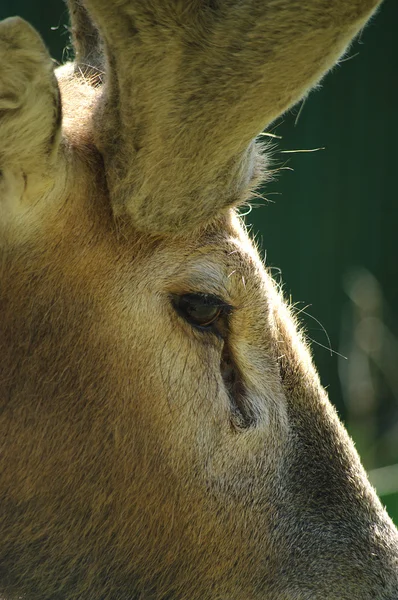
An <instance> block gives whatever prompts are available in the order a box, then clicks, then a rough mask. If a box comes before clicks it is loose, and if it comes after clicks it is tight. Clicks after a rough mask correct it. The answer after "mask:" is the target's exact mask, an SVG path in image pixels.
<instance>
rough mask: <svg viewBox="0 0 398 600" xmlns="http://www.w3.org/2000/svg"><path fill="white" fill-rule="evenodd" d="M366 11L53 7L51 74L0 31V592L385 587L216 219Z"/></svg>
mask: <svg viewBox="0 0 398 600" xmlns="http://www.w3.org/2000/svg"><path fill="white" fill-rule="evenodd" d="M326 4H327V6H326ZM377 4H378V2H377V0H352V1H351V2H346V1H345V0H334V1H333V2H329V3H323V2H319V0H307V1H306V2H297V1H296V0H273V1H271V0H263V1H262V2H258V1H254V0H243V1H241V2H233V1H231V0H217V1H213V2H210V0H209V1H205V0H200V1H199V0H190V1H187V2H180V1H178V0H148V1H147V2H138V1H137V0H125V1H122V0H114V1H113V2H106V1H105V0H85V1H84V2H82V3H79V2H77V1H76V0H70V6H69V8H70V12H71V18H72V29H73V36H74V44H75V50H76V61H75V63H74V64H70V65H66V66H64V67H61V68H60V69H58V70H57V71H56V76H54V72H53V64H52V61H51V60H50V58H49V56H48V54H47V51H46V49H45V48H44V46H43V44H42V42H41V40H40V38H39V37H38V35H37V34H36V33H35V31H34V30H33V29H32V28H31V27H30V26H29V25H28V24H26V23H25V22H24V21H22V20H20V19H17V18H15V19H8V20H6V21H3V22H2V23H1V24H0V59H1V60H0V169H1V178H0V248H1V263H0V264H1V269H0V310H1V321H0V402H1V411H0V434H1V437H0V439H1V443H0V444H1V458H0V594H1V596H2V598H4V600H9V599H10V600H14V599H16V598H23V599H25V598H26V599H27V600H39V599H40V600H71V599H76V600H77V599H79V600H138V599H141V600H199V599H200V600H308V599H311V600H370V599H377V600H394V599H396V598H397V597H398V574H397V569H398V535H397V532H396V530H395V528H394V526H393V525H392V523H391V521H390V520H389V518H388V516H387V515H386V513H385V511H384V509H383V508H382V506H381V504H380V502H379V500H378V499H377V497H376V495H375V493H374V491H373V489H372V488H371V486H370V484H369V483H368V481H367V478H366V475H365V473H364V471H363V469H362V466H361V464H360V462H359V458H358V456H357V454H356V452H355V449H354V448H353V444H352V442H351V441H350V439H349V437H348V436H347V434H346V432H345V430H344V428H343V427H342V425H341V424H340V422H339V421H338V418H337V416H336V414H335V412H334V409H333V408H332V407H331V405H330V404H329V401H328V399H327V397H326V394H325V392H324V390H323V389H322V387H321V385H320V383H319V380H318V377H317V374H316V372H315V370H314V367H313V366H312V363H311V359H310V357H309V353H308V351H307V349H306V347H305V345H304V343H303V341H302V339H301V337H300V334H299V332H298V331H297V329H296V326H295V323H294V321H293V319H292V318H291V316H290V314H289V309H288V308H287V307H286V305H285V304H284V302H283V300H282V298H281V296H280V294H279V292H278V290H277V288H276V286H275V285H274V283H273V282H272V280H271V278H270V276H269V274H268V272H267V271H266V269H265V267H264V266H263V265H262V263H261V261H260V260H259V258H258V256H257V254H256V251H255V249H254V247H253V245H252V244H251V242H250V240H249V238H248V235H247V233H246V232H245V230H244V227H243V226H242V224H241V223H240V221H239V218H238V217H237V215H236V212H235V207H236V206H238V205H239V204H240V203H242V202H244V201H245V200H247V198H248V197H249V195H250V190H251V189H253V187H254V186H255V185H256V184H257V183H258V182H259V181H260V180H261V177H262V175H263V174H264V173H266V159H265V158H264V157H263V156H262V155H261V152H260V151H259V149H258V147H257V145H256V143H255V142H254V139H255V137H256V135H257V134H258V133H259V132H260V131H261V130H262V129H263V128H264V126H266V125H267V124H268V123H270V122H271V121H273V120H274V119H275V118H276V117H277V116H278V115H280V114H281V113H282V112H283V111H284V110H286V109H287V108H288V107H289V106H291V105H292V104H293V103H294V102H296V101H297V100H298V99H299V98H301V97H302V96H303V95H304V94H305V93H306V92H307V91H308V89H309V88H310V87H311V86H312V85H313V84H314V83H316V82H317V81H318V80H319V78H320V77H321V76H322V74H323V73H324V72H325V71H326V70H327V69H328V68H329V67H330V66H331V65H332V64H334V62H335V61H336V60H337V59H338V58H339V56H340V55H341V54H342V53H343V52H344V50H345V48H346V46H347V44H348V43H349V42H350V40H351V39H352V37H353V36H354V35H355V34H356V33H357V31H358V30H359V29H360V28H361V27H362V26H363V25H364V24H365V22H366V20H367V18H368V17H369V16H370V14H371V13H372V11H373V10H374V9H375V8H376V6H377ZM309 184H310V182H309Z"/></svg>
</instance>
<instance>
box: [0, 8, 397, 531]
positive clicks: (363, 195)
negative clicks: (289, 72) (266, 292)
mask: <svg viewBox="0 0 398 600" xmlns="http://www.w3.org/2000/svg"><path fill="white" fill-rule="evenodd" d="M15 14H19V15H21V16H23V17H24V18H25V19H27V20H28V21H29V22H30V23H32V24H33V25H34V26H35V27H36V28H37V29H38V30H39V31H40V32H41V34H42V36H43V38H44V39H45V41H46V43H47V45H48V46H49V48H50V50H51V53H52V55H53V56H54V58H56V59H57V60H58V61H62V59H63V56H65V53H64V48H65V47H66V46H67V45H68V43H69V34H68V31H67V27H66V23H67V12H66V9H65V5H64V3H63V2H62V0H52V1H51V2H49V1H48V0H35V1H34V2H32V0H17V1H16V0H12V1H11V0H1V6H0V18H5V17H7V16H11V15H15ZM397 27H398V2H397V0H385V2H384V4H383V6H382V8H381V10H380V12H379V14H378V15H377V16H376V17H375V18H374V19H373V21H372V22H371V23H370V25H369V26H368V27H367V28H366V29H365V31H364V32H363V33H362V34H361V36H360V37H359V38H358V40H357V41H356V42H355V43H354V44H353V46H352V47H351V49H350V51H349V52H348V54H347V56H346V57H345V58H344V59H343V60H342V61H341V63H340V64H339V65H338V66H336V67H335V68H334V70H333V72H332V73H331V74H329V75H328V76H327V77H326V79H325V80H324V81H323V82H322V86H321V88H320V89H318V90H317V91H316V92H313V93H312V94H311V95H310V96H309V98H308V99H307V100H306V101H305V102H304V103H302V104H300V105H298V106H297V107H295V108H294V109H293V110H292V111H291V112H290V113H288V114H287V115H285V116H284V117H283V118H281V119H279V120H278V121H277V122H276V123H274V124H273V125H272V126H271V127H270V128H269V129H268V130H267V131H268V133H270V134H272V135H273V136H278V137H268V136H265V137H264V140H269V141H270V142H271V143H272V145H273V150H272V156H273V168H274V169H276V177H275V180H274V181H273V182H272V183H271V184H268V185H267V186H266V188H265V189H264V190H261V193H262V196H263V199H261V198H259V199H258V200H256V201H255V202H254V203H253V204H255V205H256V208H253V210H252V212H251V213H250V214H248V215H247V216H246V220H247V222H248V224H250V225H251V227H252V231H253V233H254V234H255V235H256V237H257V240H258V243H259V246H260V248H261V252H262V253H263V254H265V253H266V261H267V264H268V265H269V266H270V267H271V268H272V269H273V273H274V276H275V277H276V279H277V280H278V281H282V280H283V288H284V291H285V295H286V297H287V298H288V299H289V298H291V301H292V303H293V304H294V306H295V308H294V310H295V311H296V312H297V314H298V318H299V319H300V321H301V322H302V323H303V325H304V327H305V330H306V332H307V336H308V339H309V341H310V342H311V345H312V348H313V353H314V358H315V362H316V364H317V366H318V368H319V371H320V374H321V379H322V382H323V384H324V385H325V386H326V387H327V388H328V391H329V394H330V397H331V400H332V401H333V402H334V404H335V405H336V407H337V409H338V411H339V413H340V415H341V417H342V418H343V419H344V421H345V423H346V425H347V427H348V429H349V431H350V433H351V435H352V436H353V438H354V440H355V442H356V445H357V448H358V450H359V452H360V454H361V456H362V459H363V462H364V465H365V467H366V469H367V470H368V471H369V474H370V478H371V480H372V482H373V483H374V485H375V486H376V488H377V490H378V492H379V495H381V497H382V500H383V502H384V503H385V505H386V506H387V508H388V510H389V512H390V514H391V515H392V517H393V518H394V520H395V522H396V523H397V524H398V308H397V307H398V277H397V275H398V243H397V226H398V193H397V185H398V184H397V180H398V177H397V176H398V164H397V159H398V148H397V143H398V141H397V140H398V120H397V114H396V109H397V108H398V43H397V38H396V31H397ZM317 148H323V149H321V150H318V151H315V152H297V153H294V152H290V151H292V150H301V151H302V150H313V149H317Z"/></svg>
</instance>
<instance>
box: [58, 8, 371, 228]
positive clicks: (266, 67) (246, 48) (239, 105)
mask: <svg viewBox="0 0 398 600" xmlns="http://www.w3.org/2000/svg"><path fill="white" fill-rule="evenodd" d="M70 3H71V4H72V3H77V4H78V5H79V6H80V7H81V6H82V3H83V4H84V6H85V7H86V8H87V9H88V11H89V13H90V16H91V19H92V21H93V22H95V23H96V25H97V27H98V29H99V31H100V32H101V37H102V39H103V41H104V44H103V46H104V49H105V54H106V59H107V67H106V79H105V86H104V90H103V95H102V99H101V101H100V102H99V104H98V106H97V111H96V115H95V116H94V122H95V127H94V135H95V136H96V145H97V146H98V148H99V150H100V151H101V153H102V155H103V158H104V163H105V170H106V176H107V181H108V189H109V193H110V198H111V202H112V205H113V210H114V212H115V214H116V215H128V216H129V217H130V218H131V219H132V221H133V223H134V225H135V227H137V228H138V229H141V230H144V231H145V230H146V231H151V232H156V233H179V232H181V231H184V232H185V233H188V232H189V231H192V230H194V229H195V228H197V227H198V226H200V225H204V224H206V223H208V222H209V221H211V220H212V219H214V218H215V217H216V216H218V215H219V214H220V212H222V211H224V210H226V209H228V208H229V207H231V206H234V205H236V204H239V203H240V202H242V201H244V200H246V199H247V197H248V195H249V192H250V189H251V188H252V187H253V186H254V185H256V183H257V182H258V180H259V176H261V171H262V169H263V161H262V159H261V153H260V152H258V150H257V147H256V144H255V142H254V138H255V137H256V136H257V135H258V133H259V132H260V131H261V130H262V129H263V128H264V127H265V126H266V125H268V124H269V123H270V122H271V121H273V120H274V119H275V118H276V117H278V116H279V115H280V114H282V113H283V112H284V111H285V110H286V109H288V108H289V107H290V106H292V105H293V104H294V103H295V102H297V101H298V100H299V99H300V98H301V97H303V95H305V94H306V93H307V92H308V90H309V89H310V88H311V87H312V86H313V85H314V84H315V83H317V81H319V79H320V77H321V76H322V75H323V74H324V73H325V72H326V71H327V70H328V69H329V68H330V67H331V66H332V65H333V64H334V63H335V62H336V60H338V58H339V57H340V56H341V54H342V53H343V52H344V51H345V49H346V47H347V45H348V44H349V42H350V41H351V39H352V38H353V37H354V36H355V34H356V33H357V32H358V31H359V30H360V28H361V27H362V26H363V25H364V24H365V22H366V20H367V18H368V17H369V16H370V14H371V12H372V11H373V10H374V9H375V7H376V6H377V5H378V4H379V0H349V1H347V0H333V2H321V1H320V0H306V2H299V1H298V0H295V1H293V0H289V1H288V0H262V1H261V2H259V1H258V0H242V1H240V2H230V1H228V0H219V1H218V2H214V3H211V4H212V7H211V8H210V3H208V2H196V1H195V2H186V3H185V2H176V1H174V0H148V1H146V2H142V1H139V0H127V1H126V0H113V1H112V2H109V0H70ZM75 34H76V32H75Z"/></svg>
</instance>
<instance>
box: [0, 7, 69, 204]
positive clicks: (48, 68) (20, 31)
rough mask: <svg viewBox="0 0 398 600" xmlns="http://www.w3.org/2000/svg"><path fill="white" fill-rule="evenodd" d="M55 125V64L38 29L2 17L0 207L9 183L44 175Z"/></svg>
mask: <svg viewBox="0 0 398 600" xmlns="http://www.w3.org/2000/svg"><path fill="white" fill-rule="evenodd" d="M60 128H61V103H60V96H59V90H58V85H57V81H56V79H55V75H54V65H53V61H52V59H51V58H50V55H49V54H48V52H47V50H46V48H45V46H44V44H43V42H42V40H41V38H40V36H39V34H38V33H37V32H36V31H35V30H34V29H33V28H32V27H31V26H30V25H29V24H28V23H26V22H25V21H24V20H23V19H21V18H19V17H12V18H9V19H5V20H4V21H1V22H0V173H1V180H0V193H1V198H0V205H1V206H0V208H2V210H4V204H5V196H7V193H6V191H7V190H8V191H10V186H11V188H13V189H14V190H16V191H18V190H19V191H20V190H21V188H23V187H26V186H27V185H29V178H30V176H32V175H33V176H34V175H40V174H45V176H46V177H48V174H49V170H50V169H51V166H52V164H53V162H54V158H55V154H56V150H57V148H58V140H59V135H58V134H59V132H60ZM18 182H19V183H20V184H21V185H18ZM22 182H23V185H22ZM18 193H19V192H18ZM7 199H8V198H7Z"/></svg>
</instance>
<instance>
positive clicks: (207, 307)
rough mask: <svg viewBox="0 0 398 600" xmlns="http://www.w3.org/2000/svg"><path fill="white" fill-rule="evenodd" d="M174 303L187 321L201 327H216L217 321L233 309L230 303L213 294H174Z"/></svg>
mask: <svg viewBox="0 0 398 600" xmlns="http://www.w3.org/2000/svg"><path fill="white" fill-rule="evenodd" d="M172 303H173V306H174V308H175V310H176V311H177V312H178V314H179V315H180V316H181V317H183V319H185V321H187V322H188V323H189V324H190V325H193V326H194V327H196V328H199V329H209V330H211V329H214V325H215V323H216V321H217V320H218V319H219V318H220V317H221V316H223V315H225V314H228V313H229V312H230V310H231V307H230V306H229V304H226V303H225V302H224V301H223V300H221V299H220V298H217V296H213V295H211V294H183V295H182V296H178V295H173V296H172ZM218 333H219V332H218Z"/></svg>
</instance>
